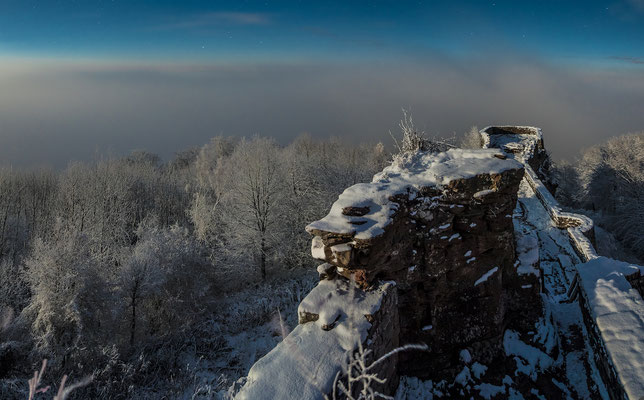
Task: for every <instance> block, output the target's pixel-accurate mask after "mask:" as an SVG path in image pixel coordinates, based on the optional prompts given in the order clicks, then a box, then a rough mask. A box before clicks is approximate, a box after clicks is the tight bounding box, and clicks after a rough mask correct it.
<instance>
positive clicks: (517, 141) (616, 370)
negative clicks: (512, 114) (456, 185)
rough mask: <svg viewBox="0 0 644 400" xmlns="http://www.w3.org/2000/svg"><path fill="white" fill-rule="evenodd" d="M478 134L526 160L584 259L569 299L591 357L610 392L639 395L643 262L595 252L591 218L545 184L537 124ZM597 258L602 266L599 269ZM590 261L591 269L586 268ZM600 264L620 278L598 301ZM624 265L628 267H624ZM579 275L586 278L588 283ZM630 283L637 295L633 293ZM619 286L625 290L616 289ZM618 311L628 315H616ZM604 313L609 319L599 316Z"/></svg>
mask: <svg viewBox="0 0 644 400" xmlns="http://www.w3.org/2000/svg"><path fill="white" fill-rule="evenodd" d="M480 134H481V139H482V143H483V147H485V148H499V149H502V150H503V151H504V152H505V153H506V154H508V155H509V156H510V155H511V156H512V157H514V158H515V159H517V160H519V161H521V162H523V163H524V165H525V177H526V181H527V182H528V183H529V185H530V187H531V188H532V190H533V191H534V193H535V195H536V197H537V198H538V199H539V201H540V202H541V204H542V205H543V206H544V208H545V209H546V210H547V211H548V214H549V215H550V217H551V219H552V221H553V224H554V225H555V226H557V227H559V228H561V229H563V230H565V231H566V232H567V234H568V237H569V240H570V242H571V244H572V246H573V248H574V249H575V251H576V252H577V255H578V256H579V258H580V259H581V260H582V261H583V262H584V264H581V265H578V266H577V273H576V275H575V278H574V280H573V282H572V283H571V285H570V289H569V292H568V294H569V301H572V300H575V299H578V300H579V305H580V308H581V311H582V316H583V321H584V324H585V326H586V331H587V332H588V334H589V338H590V343H591V347H592V349H593V356H594V359H595V363H596V364H597V366H598V368H599V372H600V375H601V377H602V380H603V381H604V383H605V384H606V388H607V390H608V394H609V397H610V398H611V399H625V398H632V399H637V400H639V399H640V397H641V396H642V395H644V384H642V383H641V382H644V381H642V380H641V379H638V377H639V378H641V376H642V374H644V361H640V360H633V355H639V354H640V353H641V348H642V344H641V342H642V337H643V336H644V301H643V300H642V296H644V293H643V287H644V277H643V276H642V273H641V270H642V268H641V267H639V269H638V268H636V267H635V266H632V265H631V266H625V264H626V263H622V262H619V261H615V260H607V259H605V258H604V257H599V256H598V254H597V252H596V251H595V234H594V227H593V221H592V220H591V219H590V218H588V217H586V216H585V215H580V214H574V213H568V212H564V211H562V209H561V207H560V206H559V204H558V202H557V201H556V200H555V199H554V197H553V196H552V194H551V190H552V187H546V186H547V185H545V184H544V183H545V182H544V181H545V179H544V178H545V177H544V176H543V174H540V172H544V171H545V168H544V166H543V163H544V162H547V156H546V155H545V149H544V147H543V135H542V132H541V129H539V128H536V127H512V126H500V127H494V126H492V127H487V128H485V129H483V130H481V131H480ZM535 171H537V172H535ZM597 263H601V264H603V265H604V267H602V268H599V269H598V268H597V266H596V264H597ZM591 264H592V265H593V268H594V269H595V271H591V270H588V268H590V267H589V266H590V265H591ZM620 269H621V270H620ZM598 270H599V271H601V274H603V276H602V278H603V279H604V282H611V283H612V282H616V281H618V280H622V282H621V283H620V284H619V285H616V287H615V288H614V290H612V289H611V290H610V292H611V293H612V295H611V296H606V297H602V298H601V300H600V301H599V302H597V301H595V299H597V296H598V294H597V293H595V290H596V289H597V288H598V286H599V285H596V284H595V279H596V277H594V276H593V275H594V274H596V273H597V271H598ZM624 270H628V273H625V272H624ZM604 275H605V276H604ZM582 281H586V285H583V284H582ZM617 288H618V289H617ZM632 289H634V290H635V291H637V293H638V294H639V296H638V295H636V294H633V293H632V291H631V290H632ZM622 290H623V291H624V293H622V294H619V295H617V294H618V293H619V292H620V291H622ZM601 307H607V309H609V310H610V312H607V313H604V312H601V311H598V310H597V308H601ZM619 314H623V315H624V316H627V317H625V318H619ZM607 316H610V317H607ZM606 318H608V319H609V320H610V321H604V322H600V320H601V319H606ZM629 336H630V339H629ZM634 371H637V372H634ZM640 371H642V372H640ZM634 375H635V376H634Z"/></svg>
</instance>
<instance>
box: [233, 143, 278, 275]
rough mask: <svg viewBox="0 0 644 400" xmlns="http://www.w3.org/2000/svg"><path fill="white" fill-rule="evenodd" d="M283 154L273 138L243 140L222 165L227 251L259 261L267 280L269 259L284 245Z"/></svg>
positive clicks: (261, 271)
mask: <svg viewBox="0 0 644 400" xmlns="http://www.w3.org/2000/svg"><path fill="white" fill-rule="evenodd" d="M280 151H281V149H280V148H279V147H278V146H277V144H276V143H275V141H274V140H272V139H267V138H262V137H254V138H252V139H250V140H247V139H242V140H241V141H240V142H239V144H238V145H237V147H235V150H234V151H233V153H232V154H231V155H230V157H228V158H227V159H225V160H224V162H223V164H222V173H223V176H224V178H225V183H224V187H225V190H224V193H223V194H222V201H223V202H224V204H223V205H224V207H225V210H226V211H225V212H224V213H223V217H224V219H225V229H226V232H225V234H226V236H228V238H229V241H228V243H229V248H228V249H227V250H229V251H231V254H234V255H235V256H236V257H239V256H242V257H249V256H250V257H252V258H253V259H255V260H256V265H257V267H258V269H259V272H260V275H261V278H262V279H263V280H264V279H266V266H267V261H268V259H269V258H271V256H273V255H274V254H275V253H276V251H278V250H279V246H280V245H282V243H280V240H279V239H280V229H281V228H282V227H283V225H282V224H281V222H282V221H283V219H284V212H285V210H284V208H283V201H284V194H285V193H284V190H285V186H286V185H285V173H284V165H283V163H282V160H281V157H280V155H281V153H280Z"/></svg>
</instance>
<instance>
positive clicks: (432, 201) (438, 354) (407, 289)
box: [307, 150, 539, 377]
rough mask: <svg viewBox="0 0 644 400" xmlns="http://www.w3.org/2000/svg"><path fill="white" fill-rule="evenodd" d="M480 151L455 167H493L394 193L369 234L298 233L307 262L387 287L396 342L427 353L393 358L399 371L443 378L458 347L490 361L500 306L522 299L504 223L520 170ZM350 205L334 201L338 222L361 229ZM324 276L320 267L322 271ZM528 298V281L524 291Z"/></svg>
mask: <svg viewBox="0 0 644 400" xmlns="http://www.w3.org/2000/svg"><path fill="white" fill-rule="evenodd" d="M480 152H482V153H478V154H477V153H472V154H476V156H474V155H472V156H471V157H470V155H466V156H465V157H464V158H465V159H464V160H461V161H459V162H462V163H463V168H468V167H471V164H470V163H469V162H468V161H471V160H468V158H475V157H479V156H480V155H481V154H485V156H486V157H488V158H489V159H490V160H493V161H494V165H497V166H498V165H499V164H500V165H502V167H501V168H498V170H497V171H496V172H495V171H494V169H493V168H492V172H490V170H489V169H486V167H489V165H486V164H485V162H479V161H478V160H477V161H476V162H475V164H476V165H479V168H480V170H477V169H476V168H475V169H472V170H470V172H471V173H470V174H467V176H458V177H454V178H451V177H450V176H444V177H443V178H444V179H442V180H441V183H440V184H433V185H426V186H425V185H416V186H414V185H410V186H409V187H406V188H404V190H400V191H399V192H398V193H395V194H394V195H393V196H391V197H390V199H389V200H390V201H391V202H392V203H394V204H395V205H396V206H395V207H393V209H395V211H394V212H393V213H392V214H391V215H390V216H389V218H390V221H389V223H387V224H386V225H385V226H384V228H383V229H382V232H379V233H378V234H377V235H371V236H369V237H357V236H358V235H357V234H356V232H355V231H354V232H351V231H349V232H347V230H343V229H336V230H335V231H334V230H331V229H324V227H327V226H328V225H329V224H317V223H313V224H311V225H310V226H309V227H307V230H308V231H309V233H311V234H313V235H314V239H313V246H312V250H313V254H314V256H317V257H319V258H323V259H324V261H326V262H327V265H330V266H335V268H336V271H335V272H336V273H339V274H340V275H343V276H344V277H347V278H350V279H353V280H355V282H356V283H357V284H358V285H359V286H361V287H362V288H365V289H368V288H369V287H370V286H371V285H372V283H373V282H376V281H378V280H392V281H394V282H396V285H397V288H398V296H399V303H398V312H399V314H400V325H401V337H402V338H404V339H403V340H404V343H426V344H428V345H429V346H430V347H431V352H429V353H403V354H401V356H400V357H401V361H402V362H401V363H400V365H399V369H400V372H401V373H402V374H408V375H415V376H419V377H427V376H430V375H435V374H436V371H441V370H445V371H447V370H449V368H450V367H452V366H456V365H457V364H458V358H459V352H460V351H461V350H462V349H464V348H467V347H468V346H469V347H471V348H476V349H477V351H476V354H477V357H480V359H481V361H486V362H489V361H491V360H492V359H493V358H495V357H496V356H497V355H498V353H499V352H500V350H501V342H502V336H503V330H504V326H505V315H506V311H507V309H508V304H510V303H512V304H513V303H522V302H524V301H522V300H520V299H516V296H520V295H522V294H523V293H525V292H526V290H522V289H521V286H525V280H522V279H521V278H519V277H518V275H517V272H516V266H515V244H514V243H515V242H514V228H513V224H512V213H513V210H514V208H515V206H516V200H517V195H516V193H517V189H518V186H519V182H520V181H521V179H522V178H523V167H522V165H521V164H520V163H518V162H516V161H514V160H510V159H506V158H505V156H503V155H501V154H499V153H495V152H494V151H483V150H481V151H480ZM423 157H426V158H431V157H433V156H432V155H423ZM454 167H455V168H459V166H458V163H455V165H454ZM407 168H411V169H413V168H414V167H413V166H412V167H407ZM385 171H386V170H385ZM377 183H378V182H377V180H376V179H374V185H377ZM365 191H366V192H369V190H368V189H365ZM340 201H341V200H340ZM357 203H358V204H348V205H344V204H343V206H344V207H343V208H342V215H344V216H346V217H347V220H348V223H349V224H351V223H355V219H356V218H362V219H363V220H364V221H365V222H364V224H367V223H369V221H368V220H366V218H365V217H368V216H369V214H370V213H373V212H374V210H372V209H370V207H369V206H368V205H367V206H365V205H364V202H360V201H358V202H357ZM372 207H373V206H372ZM331 213H333V209H332V212H331ZM327 218H328V217H327ZM359 222H361V221H359ZM336 226H340V228H341V227H342V226H341V225H339V224H336ZM357 226H358V227H359V226H360V225H357ZM356 231H358V230H356ZM358 232H359V231H358ZM329 269H331V268H330V267H326V268H324V270H325V273H326V274H328V273H329V272H328V271H329ZM332 273H334V272H331V274H332ZM535 283H537V282H535ZM538 291H539V285H538V284H535V285H534V289H532V290H529V291H528V292H529V293H531V294H532V293H537V294H538Z"/></svg>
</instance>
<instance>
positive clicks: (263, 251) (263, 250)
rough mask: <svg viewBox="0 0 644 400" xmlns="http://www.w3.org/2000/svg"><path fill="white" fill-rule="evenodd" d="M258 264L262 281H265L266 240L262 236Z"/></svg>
mask: <svg viewBox="0 0 644 400" xmlns="http://www.w3.org/2000/svg"><path fill="white" fill-rule="evenodd" d="M260 252H261V254H260V264H259V268H260V270H261V273H262V281H265V280H266V239H265V238H264V236H262V246H261V249H260Z"/></svg>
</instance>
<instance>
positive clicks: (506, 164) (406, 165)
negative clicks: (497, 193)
mask: <svg viewBox="0 0 644 400" xmlns="http://www.w3.org/2000/svg"><path fill="white" fill-rule="evenodd" d="M521 168H523V165H522V164H521V163H520V162H518V161H516V160H513V159H510V158H506V156H505V155H503V154H502V152H501V151H500V150H499V149H484V150H463V149H451V150H448V151H446V152H443V153H438V154H432V153H422V152H418V153H415V154H406V155H404V156H403V157H402V159H401V160H399V162H394V163H393V164H392V165H390V166H388V167H387V168H385V169H384V170H383V171H382V172H380V173H378V174H376V175H375V176H374V178H373V181H372V182H371V183H359V184H357V185H353V186H351V187H349V188H347V189H346V190H345V191H344V192H343V193H342V194H341V195H340V197H339V198H338V200H337V201H336V202H335V203H333V206H332V207H331V211H330V212H329V214H328V215H327V216H326V217H324V218H322V219H321V220H319V221H316V222H313V223H311V224H309V225H308V226H307V227H306V230H307V232H309V233H314V232H315V231H320V232H334V233H339V234H346V235H350V236H354V237H355V238H356V239H370V238H373V237H376V236H379V235H381V234H382V233H383V232H384V228H385V227H386V226H387V225H388V224H389V223H390V222H391V217H392V215H393V214H394V213H395V212H396V210H397V209H398V204H397V203H396V202H395V201H392V197H393V196H396V195H404V194H408V195H409V197H410V198H414V197H415V196H416V195H417V193H418V191H419V190H420V189H422V188H425V187H431V186H438V187H440V186H445V185H448V184H449V183H450V182H452V181H454V180H458V179H467V178H473V177H475V176H477V175H481V174H499V173H502V172H504V171H507V170H511V169H521ZM348 210H349V211H348ZM350 210H361V212H359V213H353V212H351V211H350Z"/></svg>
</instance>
